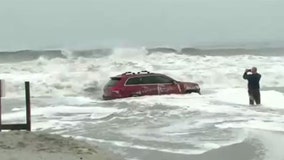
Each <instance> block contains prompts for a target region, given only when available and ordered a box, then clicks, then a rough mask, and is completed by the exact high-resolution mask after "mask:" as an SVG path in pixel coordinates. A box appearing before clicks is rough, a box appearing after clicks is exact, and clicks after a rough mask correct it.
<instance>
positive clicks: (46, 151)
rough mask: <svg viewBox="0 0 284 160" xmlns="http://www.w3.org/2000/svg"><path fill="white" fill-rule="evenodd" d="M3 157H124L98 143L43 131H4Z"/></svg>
mask: <svg viewBox="0 0 284 160" xmlns="http://www.w3.org/2000/svg"><path fill="white" fill-rule="evenodd" d="M0 157H1V158H0V159H1V160H24V159H27V160H122V158H120V157H119V156H118V155H114V154H112V153H110V152H107V151H103V150H101V149H100V148H98V147H97V146H94V145H91V144H88V143H85V142H83V141H78V140H75V139H73V138H71V137H69V138H65V137H61V136H59V135H51V134H47V133H39V132H26V131H10V132H1V133H0Z"/></svg>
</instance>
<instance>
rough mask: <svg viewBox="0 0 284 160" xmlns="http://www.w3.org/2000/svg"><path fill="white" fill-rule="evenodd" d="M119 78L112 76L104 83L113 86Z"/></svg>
mask: <svg viewBox="0 0 284 160" xmlns="http://www.w3.org/2000/svg"><path fill="white" fill-rule="evenodd" d="M120 80H121V78H120V77H112V78H111V79H110V80H109V81H108V82H107V84H106V86H107V87H114V86H116V84H117V83H118V82H119V81H120Z"/></svg>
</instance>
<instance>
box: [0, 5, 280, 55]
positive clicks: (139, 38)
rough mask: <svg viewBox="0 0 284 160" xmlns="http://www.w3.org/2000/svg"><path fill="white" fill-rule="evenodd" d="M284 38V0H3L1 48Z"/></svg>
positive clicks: (0, 14) (173, 43)
mask: <svg viewBox="0 0 284 160" xmlns="http://www.w3.org/2000/svg"><path fill="white" fill-rule="evenodd" d="M283 40H284V0H0V50H5V49H21V48H27V49H34V48H58V47H59V48H60V47H71V48H72V47H78V46H81V47H83V46H87V47H90V46H93V47H98V46H120V45H121V46H127V45H141V46H147V45H148V46H149V45H177V46H179V45H183V46H185V45H189V46H190V45H195V44H202V43H212V44H215V43H228V42H253V41H283Z"/></svg>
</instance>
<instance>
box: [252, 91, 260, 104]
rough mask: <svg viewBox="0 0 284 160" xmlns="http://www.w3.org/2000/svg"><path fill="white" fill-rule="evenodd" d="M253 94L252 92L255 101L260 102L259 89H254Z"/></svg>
mask: <svg viewBox="0 0 284 160" xmlns="http://www.w3.org/2000/svg"><path fill="white" fill-rule="evenodd" d="M253 94H254V99H255V103H256V104H260V91H259V90H255V91H254V93H253Z"/></svg>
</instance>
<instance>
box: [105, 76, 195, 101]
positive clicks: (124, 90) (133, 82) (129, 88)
mask: <svg viewBox="0 0 284 160" xmlns="http://www.w3.org/2000/svg"><path fill="white" fill-rule="evenodd" d="M103 90H104V93H103V99H104V100H109V99H116V98H126V97H135V96H144V95H162V94H186V93H192V92H196V93H199V94H200V88H199V85H198V84H197V83H193V82H179V81H176V80H174V79H172V78H170V77H168V76H166V75H164V74H158V73H150V72H148V71H141V72H138V73H132V72H126V73H123V74H121V75H117V76H115V77H111V78H110V80H109V81H108V83H107V84H106V85H105V87H104V89H103Z"/></svg>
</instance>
